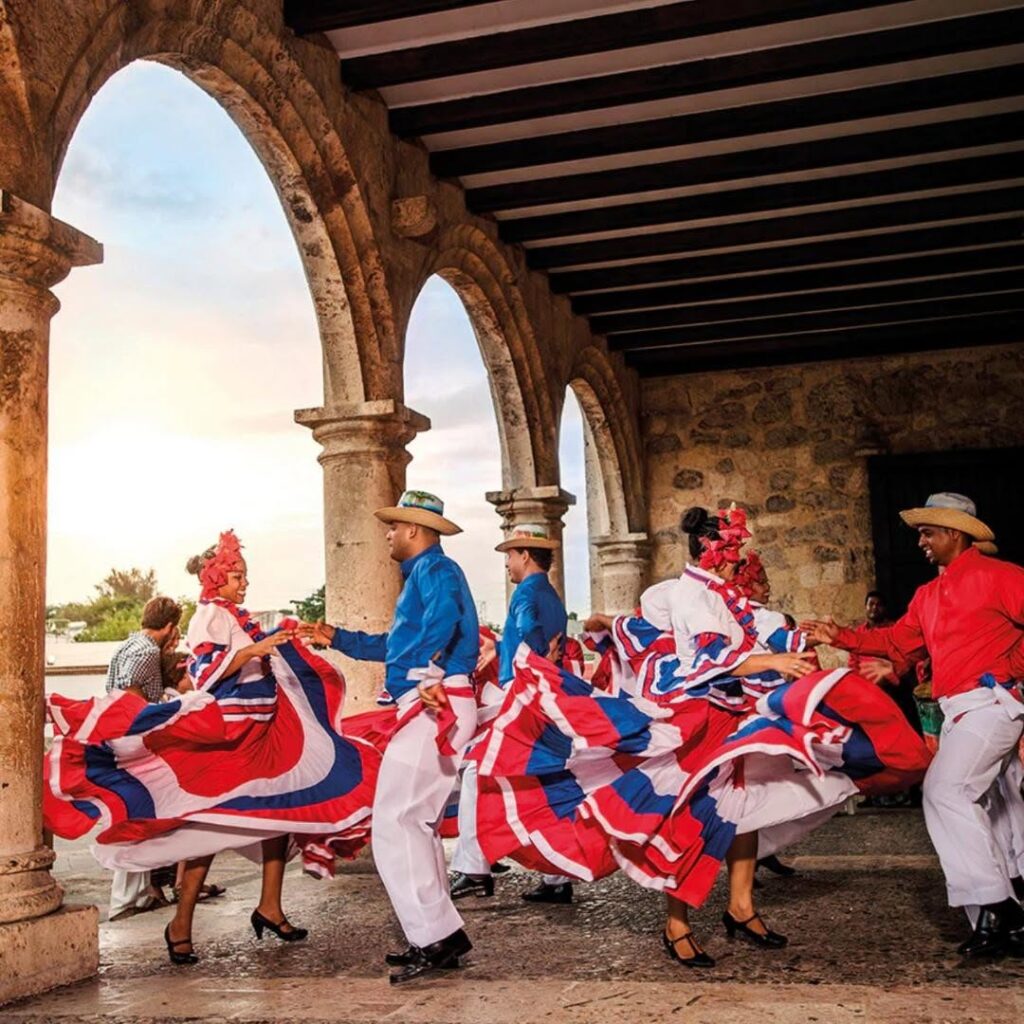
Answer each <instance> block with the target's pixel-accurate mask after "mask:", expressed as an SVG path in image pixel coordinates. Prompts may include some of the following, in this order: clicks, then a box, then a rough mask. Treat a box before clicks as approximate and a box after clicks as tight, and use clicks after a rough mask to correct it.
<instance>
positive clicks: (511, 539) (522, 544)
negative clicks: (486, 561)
mask: <svg viewBox="0 0 1024 1024" xmlns="http://www.w3.org/2000/svg"><path fill="white" fill-rule="evenodd" d="M557 547H561V545H560V544H559V543H558V541H557V540H552V539H551V538H550V537H549V536H548V530H547V527H546V526H540V525H538V524H537V523H523V524H521V525H519V526H515V527H513V528H512V532H511V533H510V534H509V535H508V537H506V538H505V540H503V541H502V542H501V543H500V544H499V545H498V546H497V547H496V548H495V549H494V550H495V551H512V550H514V549H517V548H544V549H545V550H547V551H554V549H555V548H557Z"/></svg>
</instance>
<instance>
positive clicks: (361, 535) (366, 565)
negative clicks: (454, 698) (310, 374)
mask: <svg viewBox="0 0 1024 1024" xmlns="http://www.w3.org/2000/svg"><path fill="white" fill-rule="evenodd" d="M295 419H296V422H298V423H301V424H302V425H303V426H305V427H309V428H310V430H312V431H313V437H314V438H315V439H316V440H317V441H318V442H319V443H320V444H321V445H322V446H323V451H322V452H321V453H320V455H319V457H318V460H319V462H320V465H321V466H323V468H324V544H325V548H326V559H325V561H326V569H327V579H326V584H327V621H328V622H330V623H332V624H335V625H341V626H344V627H345V628H346V629H360V630H365V631H366V632H368V633H379V632H383V631H384V630H386V629H387V628H388V626H389V625H390V624H391V618H392V615H393V613H394V610H395V600H396V599H397V597H398V591H399V589H400V586H401V579H400V573H399V571H398V566H397V565H396V564H395V563H394V562H392V560H391V558H390V556H389V555H388V548H387V543H386V542H385V540H384V534H385V529H386V528H385V527H384V525H383V524H382V523H381V522H380V521H379V520H378V519H377V518H376V517H375V516H374V515H373V513H374V510H375V509H378V508H382V507H384V506H386V505H393V504H394V503H395V502H396V501H397V500H398V497H399V495H400V494H401V493H402V490H403V488H404V487H405V467H406V466H407V465H408V463H409V460H410V458H411V456H410V455H409V452H408V451H407V450H406V445H407V444H408V443H409V442H410V441H411V440H412V439H413V438H414V437H415V436H416V435H417V434H418V433H419V432H420V431H423V430H429V429H430V420H428V419H427V417H426V416H422V415H420V414H419V413H418V412H413V410H412V409H408V408H406V407H405V406H404V405H402V404H401V403H399V402H395V401H393V400H391V399H383V400H379V401H372V402H353V403H346V404H339V405H335V406H332V407H331V408H325V409H299V410H298V411H297V412H296V413H295ZM339 664H340V665H341V668H342V671H343V672H344V673H345V680H346V683H347V684H348V695H347V699H346V702H345V713H346V714H356V713H358V712H360V711H367V710H370V709H372V708H373V707H374V706H375V705H374V698H375V697H376V695H377V693H378V691H379V690H380V688H381V686H382V685H383V681H384V668H383V666H382V665H376V664H373V663H369V662H356V661H352V660H350V659H348V658H344V657H342V656H339Z"/></svg>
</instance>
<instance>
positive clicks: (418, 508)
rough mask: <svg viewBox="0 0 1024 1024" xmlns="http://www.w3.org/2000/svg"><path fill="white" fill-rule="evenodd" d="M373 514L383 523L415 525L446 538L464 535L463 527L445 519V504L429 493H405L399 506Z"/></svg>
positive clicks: (399, 501)
mask: <svg viewBox="0 0 1024 1024" xmlns="http://www.w3.org/2000/svg"><path fill="white" fill-rule="evenodd" d="M373 514H374V515H375V516H376V517H377V518H378V519H379V520H380V521H381V522H383V523H415V524H416V525H417V526H426V527H427V528H428V529H430V530H436V531H437V532H438V533H443V534H444V535H445V536H446V537H450V536H451V535H452V534H453V533H462V527H461V526H456V525H455V524H454V523H453V522H452V521H451V520H450V519H445V517H444V502H443V501H442V500H441V499H440V498H439V497H438V496H437V495H436V494H429V493H428V492H427V491H404V492H403V493H402V496H401V497H400V498H399V499H398V504H397V505H392V506H389V507H388V508H379V509H377V511H376V512H374V513H373Z"/></svg>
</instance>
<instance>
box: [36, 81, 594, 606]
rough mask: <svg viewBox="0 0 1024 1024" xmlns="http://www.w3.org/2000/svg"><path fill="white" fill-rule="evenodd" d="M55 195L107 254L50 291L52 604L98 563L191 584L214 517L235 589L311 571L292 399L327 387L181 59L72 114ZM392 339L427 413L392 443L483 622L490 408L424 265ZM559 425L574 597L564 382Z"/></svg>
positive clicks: (569, 430)
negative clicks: (224, 539) (234, 548)
mask: <svg viewBox="0 0 1024 1024" xmlns="http://www.w3.org/2000/svg"><path fill="white" fill-rule="evenodd" d="M53 212H54V215H55V216H56V217H59V218H60V219H61V220H64V221H67V222H68V223H70V224H72V225H74V226H75V227H76V228H78V229H79V230H81V231H84V232H86V233H87V234H90V235H92V236H93V237H94V238H96V239H98V240H99V241H101V242H102V243H103V245H104V250H105V257H104V262H103V263H102V264H101V265H99V266H97V267H84V268H78V269H76V270H74V271H72V273H71V275H70V276H69V277H68V278H67V280H66V281H64V282H63V283H62V284H60V285H59V286H58V287H57V288H56V289H55V291H56V293H57V295H58V297H59V299H60V301H61V305H62V310H61V312H60V313H58V314H57V316H56V317H55V318H54V320H53V326H52V332H51V354H50V471H49V548H48V571H47V601H48V603H50V604H56V603H61V602H65V601H70V600H80V599H83V598H87V597H89V596H90V595H91V594H92V593H93V587H94V586H95V584H97V583H98V582H99V581H100V580H101V579H103V577H104V576H105V575H106V574H107V573H108V572H109V571H110V569H111V568H114V567H117V568H128V567H131V566H138V567H140V568H150V567H152V568H154V569H155V570H156V573H157V578H158V580H159V584H160V587H161V590H162V591H164V592H166V593H170V594H172V595H174V596H190V595H193V594H194V591H195V589H196V581H195V578H194V577H190V576H188V574H187V573H186V572H185V570H184V564H185V562H186V561H187V560H188V557H189V556H190V555H192V554H194V553H196V552H198V551H201V550H202V549H204V548H205V547H206V546H207V545H209V544H210V543H212V542H213V541H214V540H215V539H216V537H217V534H218V532H219V531H220V530H222V529H226V528H227V527H233V528H234V529H235V530H236V531H237V532H238V534H239V536H240V537H241V539H242V542H243V544H244V545H245V547H246V553H247V555H248V560H249V567H250V576H251V582H250V589H249V598H248V604H249V605H250V607H252V608H258V609H265V608H283V607H287V604H288V602H289V601H290V600H292V599H298V598H301V597H305V596H306V595H307V594H309V593H311V592H312V591H313V590H315V589H316V588H317V587H319V586H321V585H322V584H323V580H324V553H323V483H322V480H323V477H322V471H321V469H320V466H319V464H318V463H317V461H316V456H317V454H318V452H319V446H318V445H317V444H316V443H315V442H314V440H313V437H312V434H311V433H310V432H309V431H308V430H307V429H306V428H304V427H300V426H298V425H297V424H296V423H295V422H294V420H293V411H294V410H295V409H298V408H305V407H310V406H318V405H322V403H323V378H322V368H321V361H320V347H319V340H318V336H317V328H316V320H315V317H314V313H313V305H312V301H311V299H310V296H309V290H308V288H307V285H306V281H305V278H304V276H303V272H302V266H301V262H300V260H299V255H298V251H297V249H296V246H295V243H294V241H293V239H292V236H291V232H290V230H289V228H288V224H287V221H286V219H285V216H284V213H283V211H282V209H281V207H280V204H279V201H278V199H277V196H276V195H275V193H274V190H273V187H272V185H271V183H270V180H269V178H268V177H267V175H266V172H265V171H264V169H263V167H262V166H261V165H260V163H259V161H258V159H257V157H256V155H255V154H254V153H253V151H252V150H251V148H250V147H249V145H248V143H247V142H246V140H245V138H244V137H243V136H242V134H241V132H239V130H238V129H237V128H236V127H235V125H234V123H233V122H232V121H231V119H230V118H229V117H228V116H227V114H226V113H225V112H224V111H223V110H222V109H221V107H220V106H219V105H218V104H217V103H216V102H215V101H214V100H213V99H211V98H210V97H208V96H207V95H206V94H205V93H204V92H202V91H201V90H200V89H199V88H198V87H196V86H195V85H193V84H192V83H191V82H189V81H188V80H187V79H186V78H185V77H184V76H182V75H181V74H180V73H178V72H176V71H173V70H171V69H169V68H166V67H163V66H162V65H159V64H150V63H145V62H137V63H135V64H132V65H130V66H129V67H127V68H125V69H124V70H123V71H121V72H120V73H119V74H117V75H115V76H114V78H112V79H111V80H110V82H108V83H107V85H106V86H105V87H104V88H103V89H102V90H101V91H100V92H99V94H98V95H97V96H96V98H95V99H94V100H93V102H92V104H91V106H90V108H89V109H88V110H87V111H86V113H85V116H84V117H83V119H82V122H81V124H80V125H79V127H78V130H77V132H76V133H75V136H74V138H73V139H72V143H71V146H70V148H69V151H68V155H67V159H66V161H65V163H64V167H63V169H62V172H61V175H60V179H59V181H58V186H57V192H56V196H55V198H54V205H53ZM406 345H407V349H406V351H407V355H406V366H405V374H406V384H405V387H406V396H405V400H406V404H407V405H409V406H411V407H412V408H413V409H415V410H417V411H418V412H422V413H424V414H425V415H427V416H429V417H430V419H431V420H432V423H433V427H432V429H431V430H430V431H429V432H427V433H425V434H423V435H421V436H419V437H417V438H416V440H415V441H413V442H412V444H411V445H410V451H411V453H412V455H413V461H412V463H411V464H410V466H409V469H408V475H407V479H408V483H409V485H410V486H415V487H417V488H420V489H425V490H433V491H435V493H438V494H440V495H441V497H442V498H444V500H445V501H446V503H447V507H448V512H449V513H450V514H451V516H452V517H453V518H454V519H456V521H457V522H459V524H460V525H461V526H463V528H464V529H465V531H466V532H465V535H463V536H460V537H457V538H453V539H452V540H450V541H446V547H447V549H448V550H449V552H450V553H451V554H452V555H453V556H454V557H455V558H457V559H458V560H459V561H460V563H461V564H462V565H463V568H464V569H465V570H466V574H467V576H468V578H469V583H470V587H471V589H472V590H473V593H474V595H475V596H476V598H477V600H478V601H483V602H484V603H485V607H486V612H487V616H488V617H489V618H492V619H499V618H500V617H501V615H502V611H503V606H504V570H503V565H502V559H501V556H500V555H498V554H496V553H495V552H494V551H493V548H494V545H495V544H496V543H497V542H498V541H499V540H500V539H501V537H500V529H499V520H498V516H497V514H496V513H495V511H494V509H493V508H492V507H491V506H490V505H488V504H487V503H486V501H485V500H484V497H483V495H484V492H485V491H489V490H498V489H500V487H501V461H500V456H499V449H498V430H497V424H496V421H495V417H494V409H493V406H492V404H491V399H490V392H489V389H488V386H487V378H486V373H485V370H484V366H483V362H482V360H481V357H480V353H479V350H478V348H477V344H476V340H475V338H474V336H473V331H472V327H471V325H470V322H469V318H468V317H467V315H466V313H465V310H464V309H463V307H462V304H461V302H460V300H459V298H458V296H457V295H456V294H455V292H454V291H453V290H452V289H451V288H450V287H449V286H448V285H447V284H446V283H445V282H444V281H442V280H440V279H439V278H432V279H431V280H430V281H428V282H427V284H426V285H425V286H424V289H423V291H422V292H421V294H420V296H419V298H418V299H417V302H416V305H415V307H414V309H413V312H412V317H411V321H410V325H409V330H408V336H407V343H406ZM441 367H443V372H441V370H440V368H441ZM560 440H561V445H560V450H561V459H562V462H561V465H562V486H563V488H565V489H566V490H568V491H570V492H572V493H573V494H576V495H577V501H578V504H577V505H576V506H575V508H573V509H572V510H570V512H569V514H568V516H567V517H566V559H567V604H568V605H569V607H570V609H572V610H576V611H580V612H584V611H586V610H587V609H588V608H589V581H588V568H587V558H586V510H585V488H584V477H583V431H582V423H581V420H580V411H579V406H578V405H577V403H576V401H575V399H574V398H573V397H572V396H571V394H570V396H569V397H568V398H567V401H566V405H565V411H564V413H563V417H562V433H561V438H560ZM382 543H383V537H382Z"/></svg>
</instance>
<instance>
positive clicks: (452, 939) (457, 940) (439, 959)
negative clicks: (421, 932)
mask: <svg viewBox="0 0 1024 1024" xmlns="http://www.w3.org/2000/svg"><path fill="white" fill-rule="evenodd" d="M472 948H473V943H472V942H470V941H469V936H468V935H467V934H466V933H465V932H464V931H463V930H462V929H461V928H460V929H459V930H458V931H457V932H452V934H451V935H449V936H448V937H447V938H445V939H440V940H438V941H437V942H432V943H431V944H430V945H429V946H424V947H423V948H422V949H421V948H420V947H419V946H410V947H409V951H408V956H409V962H408V963H406V964H403V965H401V966H399V968H398V970H397V971H392V972H391V973H390V974H389V975H388V981H389V982H391V984H392V985H402V984H404V983H405V982H407V981H413V980H415V979H416V978H422V977H423V976H424V975H426V974H431V973H433V972H434V971H445V970H451V969H452V968H455V967H459V966H460V964H459V959H460V958H461V957H464V956H465V955H466V954H467V953H468V952H469V951H470V950H471V949H472ZM402 955H403V956H404V955H406V954H402Z"/></svg>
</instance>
